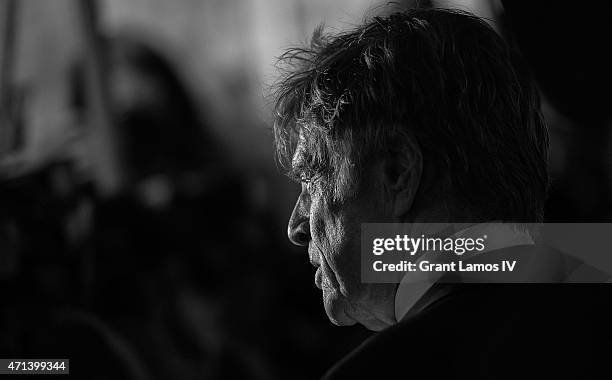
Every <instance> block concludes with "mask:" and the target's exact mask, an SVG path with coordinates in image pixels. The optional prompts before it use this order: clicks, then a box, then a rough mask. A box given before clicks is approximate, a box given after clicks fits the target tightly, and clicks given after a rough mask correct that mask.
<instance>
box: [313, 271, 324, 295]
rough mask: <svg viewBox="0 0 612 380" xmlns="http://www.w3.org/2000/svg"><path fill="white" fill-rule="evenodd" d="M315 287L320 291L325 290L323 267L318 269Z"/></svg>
mask: <svg viewBox="0 0 612 380" xmlns="http://www.w3.org/2000/svg"><path fill="white" fill-rule="evenodd" d="M315 286H316V287H317V288H319V290H323V272H322V271H321V267H318V268H317V271H316V273H315Z"/></svg>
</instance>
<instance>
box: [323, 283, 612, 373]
mask: <svg viewBox="0 0 612 380" xmlns="http://www.w3.org/2000/svg"><path fill="white" fill-rule="evenodd" d="M444 287H447V288H448V289H447V291H445V292H443V293H444V294H445V295H444V296H443V297H442V298H440V299H438V300H437V301H436V302H434V303H433V304H431V305H429V306H428V307H427V308H426V309H424V310H423V311H422V312H420V313H418V314H417V315H413V316H408V317H406V318H404V319H403V320H402V321H400V322H399V323H398V324H396V325H394V326H392V327H389V328H387V329H386V330H384V331H382V332H380V333H378V334H376V335H374V336H373V337H371V338H370V339H368V340H366V341H365V342H364V343H363V344H361V346H359V347H358V348H357V349H355V350H354V351H353V352H351V353H350V354H349V355H348V356H346V357H345V358H344V359H342V360H341V361H340V362H339V363H337V364H336V365H335V366H334V367H333V368H331V369H330V370H329V371H328V373H327V374H326V375H325V376H324V379H326V380H340V379H352V380H354V379H419V380H420V379H457V378H461V379H463V378H466V379H561V378H563V379H612V312H611V311H612V307H611V304H612V302H611V301H612V285H611V284H459V285H456V284H455V285H452V284H436V285H434V288H432V290H431V291H440V290H441V289H442V288H444Z"/></svg>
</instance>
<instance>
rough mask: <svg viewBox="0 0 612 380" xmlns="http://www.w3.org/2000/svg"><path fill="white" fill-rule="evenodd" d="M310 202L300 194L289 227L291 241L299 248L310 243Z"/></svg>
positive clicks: (288, 232) (288, 233)
mask: <svg viewBox="0 0 612 380" xmlns="http://www.w3.org/2000/svg"><path fill="white" fill-rule="evenodd" d="M308 206H309V205H308V202H307V200H305V196H304V194H303V193H302V194H300V197H299V198H298V200H297V202H296V204H295V207H294V208H293V212H292V213H291V217H290V218H289V225H288V226H287V235H288V236H289V240H290V241H291V242H292V243H293V244H295V245H299V246H306V245H308V242H310V217H309V212H310V210H309V207H308Z"/></svg>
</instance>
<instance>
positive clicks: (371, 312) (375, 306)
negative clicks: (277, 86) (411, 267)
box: [288, 141, 395, 330]
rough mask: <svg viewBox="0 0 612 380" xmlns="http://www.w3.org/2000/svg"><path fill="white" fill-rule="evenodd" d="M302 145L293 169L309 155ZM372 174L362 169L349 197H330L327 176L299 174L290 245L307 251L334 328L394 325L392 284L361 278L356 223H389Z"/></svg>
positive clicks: (380, 327) (373, 327)
mask: <svg viewBox="0 0 612 380" xmlns="http://www.w3.org/2000/svg"><path fill="white" fill-rule="evenodd" d="M302 142H303V141H302ZM302 142H300V143H299V144H298V147H297V149H296V151H295V154H294V156H293V166H294V170H295V169H296V168H300V167H303V165H304V160H305V157H306V156H307V154H308V152H306V151H305V147H304V146H305V144H303V143H302ZM297 171H298V172H299V171H300V170H299V169H297ZM376 172H377V171H376V170H374V168H370V169H369V170H365V171H364V173H363V174H362V178H361V180H360V181H356V182H358V183H355V182H353V184H352V186H354V189H352V190H353V191H350V194H351V195H350V196H348V195H346V194H347V193H349V192H348V191H344V192H341V194H336V196H335V197H333V196H332V194H331V193H332V191H330V188H332V187H333V185H332V184H331V183H328V182H329V181H330V180H329V179H328V178H326V177H323V176H316V175H315V176H312V177H311V178H308V177H307V176H304V175H301V186H302V189H301V190H302V191H301V193H300V195H299V197H298V200H297V203H296V205H295V208H294V210H293V213H292V215H291V218H290V221H289V228H288V234H289V238H290V240H291V241H292V242H293V243H294V244H297V245H301V246H307V247H308V255H309V258H310V262H311V263H312V265H313V266H315V267H316V268H317V271H316V274H315V283H316V286H317V287H318V288H319V289H321V291H322V292H323V304H324V307H325V311H326V313H327V315H328V317H329V319H330V320H331V321H332V322H333V323H334V324H337V325H352V324H355V323H361V324H363V325H364V326H366V327H367V328H369V329H371V330H381V329H382V328H384V327H386V326H388V325H389V324H392V323H394V316H393V312H392V310H393V302H392V300H393V295H394V292H395V286H394V284H364V283H362V282H361V278H360V273H361V269H360V268H361V267H360V257H361V255H360V231H361V223H364V222H383V221H389V213H388V210H386V207H385V204H384V202H383V197H382V196H381V195H382V191H381V184H380V181H379V175H377V174H376ZM342 193H344V194H342ZM334 198H335V199H334Z"/></svg>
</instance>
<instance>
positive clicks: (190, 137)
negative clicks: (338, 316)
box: [0, 0, 612, 379]
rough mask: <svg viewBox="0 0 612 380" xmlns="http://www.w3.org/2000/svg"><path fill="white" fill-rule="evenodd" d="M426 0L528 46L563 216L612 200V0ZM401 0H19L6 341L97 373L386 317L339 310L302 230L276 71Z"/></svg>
mask: <svg viewBox="0 0 612 380" xmlns="http://www.w3.org/2000/svg"><path fill="white" fill-rule="evenodd" d="M418 3H419V5H420V6H444V7H458V8H461V9H465V10H470V11H473V12H475V13H476V14H478V15H481V16H483V17H486V18H487V19H488V20H490V22H491V24H492V25H493V26H494V27H495V28H496V30H498V31H499V32H500V33H501V34H502V35H503V36H504V37H505V38H506V39H507V40H508V41H509V42H510V43H513V44H516V45H517V46H518V47H519V48H520V50H521V51H522V53H523V55H524V56H525V58H526V59H527V61H528V63H529V64H530V65H531V67H532V68H533V70H534V73H535V76H536V78H537V80H538V83H539V85H540V87H541V93H542V97H543V112H544V114H545V116H546V118H547V120H548V123H549V126H550V131H551V146H552V156H551V167H550V171H551V174H552V178H553V183H552V188H551V195H550V199H549V202H548V206H547V220H548V221H551V222H603V221H609V220H610V217H611V216H612V207H611V206H612V205H611V203H612V199H611V194H612V192H611V188H612V136H611V134H610V129H611V127H612V126H611V124H612V119H611V117H610V104H609V103H610V95H609V89H610V84H611V83H610V82H611V80H610V77H611V74H610V68H611V67H612V65H611V64H610V62H609V58H608V57H607V54H606V53H607V52H606V50H608V47H609V46H610V40H609V36H610V35H611V34H610V33H609V32H610V30H609V28H610V24H609V23H607V22H606V20H605V17H607V15H609V14H610V13H609V10H608V9H606V8H607V7H604V6H603V5H602V6H601V7H598V6H597V5H595V4H594V3H589V4H588V5H585V8H577V6H576V5H573V6H567V7H565V6H563V5H562V4H561V3H559V2H538V3H537V4H535V3H533V2H531V3H529V4H527V2H525V3H523V2H514V1H513V2H507V3H506V2H503V3H502V2H500V1H490V0H470V1H419V2H418ZM384 4H385V3H384V2H373V1H372V0H341V1H333V2H330V1H326V0H291V1H287V0H223V1H221V0H180V1H178V0H175V1H171V2H170V1H164V0H98V1H93V0H48V1H38V0H0V357H3V358H37V357H38V358H54V357H55V358H70V359H71V367H72V368H71V371H72V373H73V374H77V375H79V374H81V375H83V374H85V373H87V375H86V376H85V375H84V377H86V378H93V379H96V378H100V379H106V378H113V379H118V378H126V379H148V378H152V379H195V378H208V379H222V378H223V379H225V378H240V379H287V378H291V379H311V378H317V377H319V376H320V375H321V374H322V373H323V372H324V371H325V370H326V369H327V368H328V367H329V366H331V365H332V364H333V363H334V362H335V361H337V360H338V359H340V358H341V357H342V356H343V355H344V354H346V353H347V352H349V351H350V350H351V349H352V348H353V347H355V346H356V345H358V344H359V342H361V341H362V340H363V339H365V338H366V337H368V336H369V334H370V333H369V332H367V331H366V330H364V329H363V328H361V327H358V326H355V327H350V328H337V327H334V326H332V325H331V324H330V323H329V322H328V320H327V317H326V316H325V313H324V311H323V308H322V305H321V300H320V292H319V291H318V290H317V289H316V288H315V287H314V283H313V282H314V278H313V277H314V276H313V274H314V270H313V268H311V266H310V265H309V263H308V259H307V255H306V252H305V251H304V250H302V249H297V248H294V247H292V246H290V243H289V241H288V240H287V238H286V221H287V219H288V217H289V214H290V212H291V209H292V207H293V202H294V200H295V197H296V196H297V193H298V187H297V185H295V184H291V183H290V182H289V181H288V180H287V179H286V178H284V177H283V176H282V175H280V173H279V170H278V169H277V167H276V165H275V163H274V155H273V148H272V138H271V136H270V133H269V132H268V131H269V126H270V125H269V123H270V119H271V117H270V104H269V100H266V99H267V98H266V97H265V88H266V86H267V85H268V84H270V83H271V82H272V81H273V79H274V76H275V75H276V71H275V67H274V63H275V57H276V56H278V55H279V54H280V53H281V52H282V50H283V49H284V48H286V47H289V46H290V45H291V44H294V43H299V42H304V41H306V40H307V39H308V37H309V35H310V33H311V32H312V30H313V29H314V28H315V26H317V25H318V24H319V23H321V22H325V23H326V24H327V25H328V26H329V27H330V28H331V29H332V30H334V29H335V30H342V29H343V28H347V27H350V26H351V25H352V24H355V23H358V22H359V21H360V20H361V19H362V18H363V17H364V16H366V15H369V16H372V15H376V14H378V13H387V12H389V11H390V10H393V9H398V8H400V9H401V7H405V6H413V5H414V4H413V2H410V1H405V2H398V3H395V4H393V5H392V6H389V5H386V6H381V5H384ZM602 4H604V3H603V2H602ZM86 371H87V372H86Z"/></svg>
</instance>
